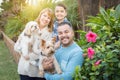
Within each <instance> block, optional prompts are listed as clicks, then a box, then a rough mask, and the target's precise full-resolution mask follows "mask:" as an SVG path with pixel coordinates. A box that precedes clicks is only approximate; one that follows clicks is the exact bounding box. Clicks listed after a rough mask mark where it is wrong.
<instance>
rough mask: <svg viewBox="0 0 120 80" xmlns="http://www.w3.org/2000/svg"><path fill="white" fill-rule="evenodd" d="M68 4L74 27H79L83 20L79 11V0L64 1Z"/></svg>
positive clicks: (69, 17)
mask: <svg viewBox="0 0 120 80" xmlns="http://www.w3.org/2000/svg"><path fill="white" fill-rule="evenodd" d="M63 2H64V3H65V5H66V6H67V12H68V16H67V17H68V19H69V20H70V22H71V23H72V25H73V26H74V27H78V26H80V25H81V21H80V20H79V13H78V1H77V0H71V1H70V0H64V1H63Z"/></svg>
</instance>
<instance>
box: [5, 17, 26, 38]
mask: <svg viewBox="0 0 120 80" xmlns="http://www.w3.org/2000/svg"><path fill="white" fill-rule="evenodd" d="M23 29H24V25H23V22H22V21H21V19H20V18H19V17H14V18H9V19H8V21H7V24H6V25H5V33H6V34H7V35H8V36H9V37H10V38H11V39H12V38H14V37H16V36H18V35H19V34H20V33H21V31H22V30H23Z"/></svg>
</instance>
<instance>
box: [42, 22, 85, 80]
mask: <svg viewBox="0 0 120 80" xmlns="http://www.w3.org/2000/svg"><path fill="white" fill-rule="evenodd" d="M57 31H58V37H59V40H60V42H61V46H60V48H59V49H57V50H56V52H55V56H56V59H57V61H58V63H59V65H60V67H61V69H62V74H48V73H45V78H46V80H73V73H74V70H75V67H76V66H82V63H83V60H84V59H83V55H82V53H83V52H82V49H81V48H80V47H79V46H78V45H77V44H76V43H75V42H74V40H73V38H74V31H73V29H72V26H71V24H70V23H68V22H62V23H60V24H59V25H58V29H57ZM51 61H52V60H49V61H48V62H49V63H48V62H46V64H45V62H43V65H44V66H43V67H44V69H48V68H50V67H51V65H50V64H51Z"/></svg>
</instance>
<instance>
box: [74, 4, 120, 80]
mask: <svg viewBox="0 0 120 80" xmlns="http://www.w3.org/2000/svg"><path fill="white" fill-rule="evenodd" d="M87 21H88V23H87V24H86V25H87V26H90V27H91V31H90V32H85V31H80V30H79V31H78V32H79V33H80V35H81V37H80V39H78V40H77V43H78V44H79V45H80V46H81V47H82V49H83V50H84V63H83V66H82V67H81V68H78V67H77V68H76V71H75V80H119V79H120V5H118V6H117V7H116V8H115V9H114V8H112V9H108V10H104V8H100V13H99V14H98V15H97V16H95V17H94V16H91V17H89V19H88V20H87ZM77 71H79V72H77Z"/></svg>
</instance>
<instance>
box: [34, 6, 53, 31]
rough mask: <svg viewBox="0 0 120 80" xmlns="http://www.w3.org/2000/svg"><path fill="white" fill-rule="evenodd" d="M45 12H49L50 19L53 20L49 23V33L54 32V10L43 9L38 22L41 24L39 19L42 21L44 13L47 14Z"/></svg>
mask: <svg viewBox="0 0 120 80" xmlns="http://www.w3.org/2000/svg"><path fill="white" fill-rule="evenodd" d="M45 12H47V13H48V15H49V16H50V18H51V20H50V23H49V25H48V28H49V31H50V32H52V30H53V19H54V13H53V11H52V9H50V8H45V9H43V10H42V11H41V12H40V13H39V16H38V17H37V19H36V22H37V23H38V24H40V21H39V19H40V17H41V15H42V14H43V13H45Z"/></svg>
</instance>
